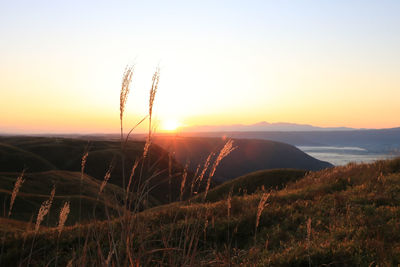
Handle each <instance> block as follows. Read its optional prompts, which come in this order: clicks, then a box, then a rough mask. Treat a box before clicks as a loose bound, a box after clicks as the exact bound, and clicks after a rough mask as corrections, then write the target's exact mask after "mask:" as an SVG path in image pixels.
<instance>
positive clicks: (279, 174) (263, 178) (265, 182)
mask: <svg viewBox="0 0 400 267" xmlns="http://www.w3.org/2000/svg"><path fill="white" fill-rule="evenodd" d="M305 174H306V171H302V170H291V169H275V170H263V171H257V172H252V173H249V174H246V175H243V176H241V177H238V178H235V179H232V180H230V181H228V182H225V183H223V184H221V185H219V186H216V187H215V188H213V189H211V190H210V191H209V192H208V194H207V197H206V201H209V202H216V201H219V200H223V199H226V198H227V197H228V195H229V193H231V195H232V196H243V195H249V194H253V193H255V192H257V191H258V192H260V191H262V190H264V191H265V190H271V189H280V188H282V187H283V186H284V185H286V184H288V183H289V182H293V181H296V180H298V179H300V178H303V177H304V175H305ZM203 196H204V193H202V194H199V195H198V196H196V197H195V198H194V199H193V200H195V201H199V200H201V199H202V198H203Z"/></svg>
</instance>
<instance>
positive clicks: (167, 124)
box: [162, 119, 181, 132]
mask: <svg viewBox="0 0 400 267" xmlns="http://www.w3.org/2000/svg"><path fill="white" fill-rule="evenodd" d="M180 126H181V124H180V122H179V121H177V120H176V119H167V120H165V121H164V122H163V126H162V130H164V131H170V132H173V131H176V130H177V129H178V128H179V127H180Z"/></svg>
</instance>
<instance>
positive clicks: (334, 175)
mask: <svg viewBox="0 0 400 267" xmlns="http://www.w3.org/2000/svg"><path fill="white" fill-rule="evenodd" d="M273 173H274V178H275V179H279V175H281V174H282V175H283V176H286V175H287V171H285V170H281V171H273ZM294 174H295V173H294ZM250 177H251V175H250ZM264 177H266V180H268V179H270V178H271V177H270V176H269V177H268V173H266V176H264ZM243 179H244V178H243V177H242V178H239V179H236V180H234V181H233V182H231V185H232V187H234V186H235V182H237V183H240V184H241V185H245V184H243V183H242V180H243ZM264 182H265V181H264ZM260 185H261V184H260ZM260 188H262V186H260ZM242 189H245V188H242ZM232 192H234V191H232ZM240 192H243V190H241V191H240ZM248 192H249V191H248ZM265 198H266V199H267V200H266V202H265V205H260V200H263V199H265ZM399 203H400V159H396V160H390V161H378V162H375V163H372V164H360V165H356V164H349V165H347V166H344V167H335V168H332V169H327V170H324V171H319V172H313V173H309V174H307V175H306V176H305V177H304V178H302V179H299V180H297V181H295V182H290V183H289V184H287V185H286V187H285V188H283V189H278V190H275V189H273V188H267V187H265V186H264V189H260V190H258V191H257V190H256V191H255V192H254V193H253V194H244V195H243V194H242V193H240V194H239V193H238V191H237V192H236V193H230V194H228V196H227V197H226V199H222V200H216V201H206V202H205V203H194V202H192V201H191V200H190V199H189V200H186V201H183V202H176V203H171V204H169V205H164V206H158V207H155V208H152V209H148V210H145V211H143V212H140V213H137V214H136V215H135V218H134V219H132V222H135V225H134V226H133V227H132V229H131V230H132V232H131V235H130V236H129V237H127V236H124V235H123V233H122V231H123V228H124V227H123V226H122V225H123V224H124V220H126V218H124V217H122V218H119V219H114V220H108V221H104V222H95V223H92V224H88V225H85V226H80V225H76V226H71V227H68V228H67V229H65V230H64V233H62V235H61V238H60V240H59V242H60V245H59V247H60V250H59V251H58V254H59V257H60V259H59V263H60V264H61V262H63V264H67V263H68V262H69V261H70V260H72V261H71V263H72V264H73V265H76V266H82V265H104V264H106V265H107V264H110V265H116V266H118V265H120V266H123V265H127V264H129V262H130V261H132V262H133V263H135V264H138V265H165V266H167V265H176V266H179V265H180V266H182V265H229V264H232V265H240V264H245V265H259V266H263V265H271V266H277V265H292V266H293V265H294V266H302V265H308V264H311V265H312V266H320V265H324V264H326V265H331V266H354V265H361V266H370V265H372V266H375V265H379V266H393V265H397V264H399V263H400V231H399V230H400V220H399V219H400V206H399ZM257 222H258V225H257ZM256 225H257V227H256ZM78 232H80V235H78ZM12 233H13V234H12V235H9V237H8V238H7V240H6V246H5V247H6V249H5V252H4V260H6V261H7V262H8V263H15V262H19V261H20V260H23V259H24V258H26V257H27V255H26V253H28V251H25V252H24V251H21V244H23V243H26V244H30V242H31V241H32V238H33V233H31V232H29V231H28V232H18V231H15V232H12ZM79 239H81V241H82V244H84V248H83V250H78V241H79ZM121 239H122V240H121ZM127 239H128V240H129V243H128V244H129V248H127V242H126V240H127ZM36 240H37V241H36V242H37V244H36V245H35V248H36V250H35V251H34V253H33V255H32V258H33V260H32V262H33V263H34V264H35V265H45V264H47V263H49V262H51V261H52V259H54V257H55V255H56V253H57V252H56V251H55V249H54V248H55V245H56V242H57V232H56V230H55V229H51V228H50V229H43V230H41V232H40V233H39V234H38V237H37V238H36ZM112 240H113V241H112ZM121 241H122V242H121ZM110 251H111V252H110ZM24 253H25V254H24ZM130 253H131V255H132V256H133V255H134V256H135V257H134V258H132V259H130V255H129V254H130Z"/></svg>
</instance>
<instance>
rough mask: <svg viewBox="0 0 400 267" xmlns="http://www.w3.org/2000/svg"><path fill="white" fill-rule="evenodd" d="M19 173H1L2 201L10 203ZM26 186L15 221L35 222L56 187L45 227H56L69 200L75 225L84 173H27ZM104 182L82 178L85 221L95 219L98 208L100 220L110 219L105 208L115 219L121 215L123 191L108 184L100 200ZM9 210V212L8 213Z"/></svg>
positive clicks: (19, 194)
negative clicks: (118, 210)
mask: <svg viewBox="0 0 400 267" xmlns="http://www.w3.org/2000/svg"><path fill="white" fill-rule="evenodd" d="M18 175H19V174H18V173H4V172H2V173H0V188H1V189H0V201H1V203H9V199H10V196H11V193H12V191H13V188H14V183H15V180H16V178H17V177H18ZM24 178H25V182H24V183H23V185H22V187H21V188H20V191H19V193H18V198H16V200H15V203H14V207H13V212H12V214H11V217H10V218H11V219H15V220H19V221H25V222H28V221H29V220H31V219H33V220H34V221H35V219H36V215H37V212H38V210H39V208H40V205H41V204H42V202H43V201H45V200H47V199H49V197H50V192H51V190H52V188H53V186H55V189H56V190H55V198H54V203H53V205H52V208H51V210H50V212H49V217H48V219H47V220H46V221H45V225H48V226H55V225H56V223H57V222H58V216H59V211H60V209H61V206H62V205H63V203H64V202H65V201H69V202H70V203H71V214H70V217H69V220H68V222H67V224H68V225H73V224H75V223H76V222H77V221H78V218H79V198H80V197H81V196H80V182H81V180H80V179H81V174H80V173H78V172H70V171H47V172H38V173H26V174H25V175H24ZM100 184H101V182H100V181H98V180H96V179H94V178H93V177H90V176H88V175H84V176H83V177H82V220H83V221H89V220H92V219H93V216H94V215H93V209H94V207H95V206H96V218H97V219H106V218H107V217H106V214H105V210H104V207H105V206H106V207H107V208H108V209H109V212H110V214H111V215H112V216H117V215H118V212H117V209H118V207H119V206H120V200H121V199H122V197H123V192H122V189H121V188H119V187H118V186H115V185H112V184H110V185H108V186H107V187H106V188H105V189H104V192H103V194H102V196H101V197H100V198H98V192H99V189H100ZM4 208H5V210H4ZM8 208H9V206H3V205H2V206H1V208H0V212H1V214H6V213H7V212H8Z"/></svg>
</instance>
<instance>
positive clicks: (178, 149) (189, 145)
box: [155, 137, 332, 181]
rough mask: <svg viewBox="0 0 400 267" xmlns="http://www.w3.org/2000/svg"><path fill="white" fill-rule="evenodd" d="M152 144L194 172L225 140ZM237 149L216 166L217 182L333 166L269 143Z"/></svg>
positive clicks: (240, 142)
mask: <svg viewBox="0 0 400 267" xmlns="http://www.w3.org/2000/svg"><path fill="white" fill-rule="evenodd" d="M155 143H156V144H158V145H160V146H161V147H163V148H164V149H166V150H168V151H170V152H172V153H174V156H175V158H176V159H177V160H178V161H179V162H180V163H181V164H185V163H186V161H190V167H191V169H192V170H193V171H194V170H196V168H197V166H198V164H200V163H202V162H204V161H205V159H206V158H207V156H208V155H209V154H210V153H211V152H215V151H218V149H221V147H222V146H223V144H224V143H225V140H223V139H221V138H190V137H157V138H156V139H155ZM234 145H235V146H236V147H237V149H236V150H234V151H233V152H232V153H231V154H230V155H228V156H227V157H226V158H225V159H224V160H223V161H222V162H221V164H220V165H219V167H218V169H217V172H216V174H215V176H216V179H219V180H221V181H226V180H230V179H233V178H235V177H238V176H241V175H244V174H247V173H250V172H254V171H258V170H264V169H278V168H291V169H302V170H320V169H324V168H328V167H332V165H331V164H330V163H328V162H323V161H320V160H317V159H315V158H313V157H311V156H309V155H307V154H306V153H304V152H302V151H301V150H299V149H297V148H296V147H294V146H291V145H288V144H284V143H279V142H273V141H268V140H253V139H252V140H248V139H235V140H234Z"/></svg>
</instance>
